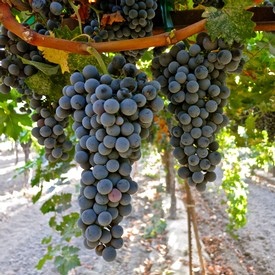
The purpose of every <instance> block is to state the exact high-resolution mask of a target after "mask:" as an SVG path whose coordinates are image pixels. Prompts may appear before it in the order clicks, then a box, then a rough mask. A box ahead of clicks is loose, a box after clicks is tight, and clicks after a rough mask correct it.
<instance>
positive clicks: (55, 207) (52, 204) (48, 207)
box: [40, 193, 72, 214]
mask: <svg viewBox="0 0 275 275" xmlns="http://www.w3.org/2000/svg"><path fill="white" fill-rule="evenodd" d="M71 198H72V194H69V193H62V194H60V195H53V196H52V197H51V198H50V199H49V200H47V201H46V202H44V203H43V204H42V206H41V208H40V210H41V212H42V213H43V214H46V213H48V212H60V211H61V210H66V209H68V208H69V207H70V206H71Z"/></svg>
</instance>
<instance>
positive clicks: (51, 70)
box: [19, 56, 59, 75]
mask: <svg viewBox="0 0 275 275" xmlns="http://www.w3.org/2000/svg"><path fill="white" fill-rule="evenodd" d="M19 57H20V58H21V60H22V62H23V63H24V64H28V65H32V66H34V67H35V68H36V69H38V70H39V71H41V72H42V73H44V74H45V75H55V74H57V73H58V70H59V66H53V65H50V64H45V63H42V62H36V61H31V60H28V59H25V58H23V57H21V56H19Z"/></svg>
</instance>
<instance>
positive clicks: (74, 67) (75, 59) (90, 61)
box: [68, 54, 111, 73]
mask: <svg viewBox="0 0 275 275" xmlns="http://www.w3.org/2000/svg"><path fill="white" fill-rule="evenodd" d="M101 58H102V59H103V62H104V63H105V64H108V63H110V60H111V58H110V57H108V56H106V55H103V54H101ZM68 65H69V68H70V71H82V70H83V68H84V67H85V66H86V65H94V66H96V67H97V68H98V69H99V71H100V72H101V73H103V72H102V71H101V70H100V67H99V66H98V62H97V59H96V58H95V57H94V56H92V55H79V54H69V58H68Z"/></svg>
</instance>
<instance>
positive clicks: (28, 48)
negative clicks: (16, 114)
mask: <svg viewBox="0 0 275 275" xmlns="http://www.w3.org/2000/svg"><path fill="white" fill-rule="evenodd" d="M0 48H2V50H1V53H2V55H1V59H0V60H1V64H0V77H1V84H0V92H1V93H4V94H7V93H9V92H10V89H11V87H12V88H16V89H17V91H18V92H19V93H20V94H21V97H20V98H18V101H19V102H22V103H23V102H24V105H23V106H22V107H21V108H20V111H22V112H27V113H31V110H30V108H29V101H30V99H31V98H32V97H33V92H32V91H31V90H30V89H29V88H28V86H27V85H26V84H25V83H24V80H25V79H26V78H27V77H29V76H32V75H33V74H35V73H36V72H37V69H36V68H35V67H34V66H32V65H28V64H23V62H22V60H21V59H20V58H19V57H22V58H24V59H27V60H30V61H36V62H45V60H44V58H43V57H42V55H41V54H40V52H39V51H38V50H37V47H35V46H32V45H30V44H28V43H26V42H25V41H23V40H22V39H21V38H19V37H18V36H16V35H15V34H13V33H12V32H10V31H8V30H7V29H6V28H5V27H3V26H1V29H0Z"/></svg>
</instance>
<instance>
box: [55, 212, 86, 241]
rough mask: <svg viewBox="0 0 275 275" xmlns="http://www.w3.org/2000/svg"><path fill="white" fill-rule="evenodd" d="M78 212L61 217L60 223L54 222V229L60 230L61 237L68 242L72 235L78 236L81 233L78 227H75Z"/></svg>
mask: <svg viewBox="0 0 275 275" xmlns="http://www.w3.org/2000/svg"><path fill="white" fill-rule="evenodd" d="M78 218H79V214H78V213H76V212H74V213H70V214H68V215H65V216H63V217H62V221H61V222H60V224H56V226H55V229H56V230H57V231H60V233H61V235H62V237H63V238H64V239H65V240H66V241H67V242H69V241H70V240H71V238H72V237H74V236H75V237H78V236H80V235H81V232H80V230H79V228H78V227H77V220H78Z"/></svg>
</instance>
